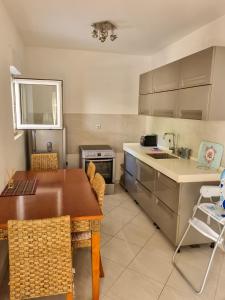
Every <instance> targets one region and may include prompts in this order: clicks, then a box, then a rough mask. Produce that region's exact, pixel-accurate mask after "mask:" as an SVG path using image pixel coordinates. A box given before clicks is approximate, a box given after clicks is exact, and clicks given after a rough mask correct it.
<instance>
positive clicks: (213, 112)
mask: <svg viewBox="0 0 225 300" xmlns="http://www.w3.org/2000/svg"><path fill="white" fill-rule="evenodd" d="M208 120H218V121H222V120H225V47H214V64H213V79H212V93H211V99H210V105H209V114H208Z"/></svg>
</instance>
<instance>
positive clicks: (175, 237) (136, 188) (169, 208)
mask: <svg viewBox="0 0 225 300" xmlns="http://www.w3.org/2000/svg"><path fill="white" fill-rule="evenodd" d="M127 157H128V160H129V162H130V163H129V166H130V165H132V168H133V169H129V170H130V171H131V172H132V174H131V173H130V172H128V171H127V170H126V169H125V174H124V175H125V188H126V190H127V191H128V193H129V194H130V195H131V197H132V198H133V199H134V200H135V201H136V202H137V203H138V204H139V205H140V207H141V208H142V209H143V210H144V211H145V212H146V214H147V215H148V216H149V217H150V218H151V219H152V221H153V222H155V223H156V224H157V225H158V226H159V227H160V229H161V231H162V232H163V233H164V234H165V236H166V237H167V238H168V239H169V240H170V241H171V242H172V244H173V245H175V246H176V245H178V243H179V241H180V239H181V237H182V235H183V233H184V231H185V229H186V228H187V225H188V220H189V219H190V217H191V216H192V213H193V208H194V206H195V205H196V202H197V200H198V197H199V191H200V188H201V186H202V185H212V183H210V182H198V183H177V182H176V181H174V180H172V179H171V178H169V177H167V176H165V175H164V174H162V173H160V172H158V171H156V170H155V169H153V168H152V167H150V166H148V165H146V164H145V163H143V162H141V161H140V160H138V159H136V158H135V157H134V156H132V155H130V154H129V156H128V155H127V154H125V160H127ZM125 165H126V164H125ZM134 168H135V170H134ZM213 184H214V185H217V184H218V183H217V182H214V183H213ZM201 217H202V216H200V218H201ZM205 243H209V240H208V239H207V238H204V237H202V236H199V235H198V234H196V232H194V231H193V232H191V234H190V235H189V236H188V238H187V240H185V241H184V245H191V244H205Z"/></svg>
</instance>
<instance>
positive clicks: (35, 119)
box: [12, 77, 62, 129]
mask: <svg viewBox="0 0 225 300" xmlns="http://www.w3.org/2000/svg"><path fill="white" fill-rule="evenodd" d="M12 85H13V95H14V99H15V101H14V120H15V125H16V129H62V81H61V80H45V79H30V78H16V77H14V78H13V83H12Z"/></svg>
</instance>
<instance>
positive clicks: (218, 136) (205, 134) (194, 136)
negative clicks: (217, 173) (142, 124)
mask: <svg viewBox="0 0 225 300" xmlns="http://www.w3.org/2000/svg"><path fill="white" fill-rule="evenodd" d="M148 130H150V131H151V132H154V133H156V134H158V135H159V144H160V145H168V143H166V141H165V140H163V138H162V137H163V134H164V133H165V132H174V133H175V134H176V135H177V145H178V146H184V147H189V148H191V149H192V156H194V157H197V156H198V149H199V145H200V143H201V141H202V140H207V141H211V142H215V143H220V144H223V145H224V148H225V122H224V121H215V122H214V121H194V120H182V119H172V118H159V117H146V131H148ZM222 164H223V165H225V155H224V156H223V161H222Z"/></svg>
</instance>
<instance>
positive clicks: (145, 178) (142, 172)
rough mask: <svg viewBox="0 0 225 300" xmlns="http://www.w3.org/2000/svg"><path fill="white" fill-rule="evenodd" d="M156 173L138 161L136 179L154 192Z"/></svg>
mask: <svg viewBox="0 0 225 300" xmlns="http://www.w3.org/2000/svg"><path fill="white" fill-rule="evenodd" d="M155 178H156V171H155V169H153V168H151V167H150V166H148V165H146V164H145V163H143V162H141V161H139V160H137V176H136V179H137V180H138V181H139V182H140V183H141V184H142V185H143V186H144V187H146V188H147V189H148V190H150V191H152V192H153V191H154V188H155Z"/></svg>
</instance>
